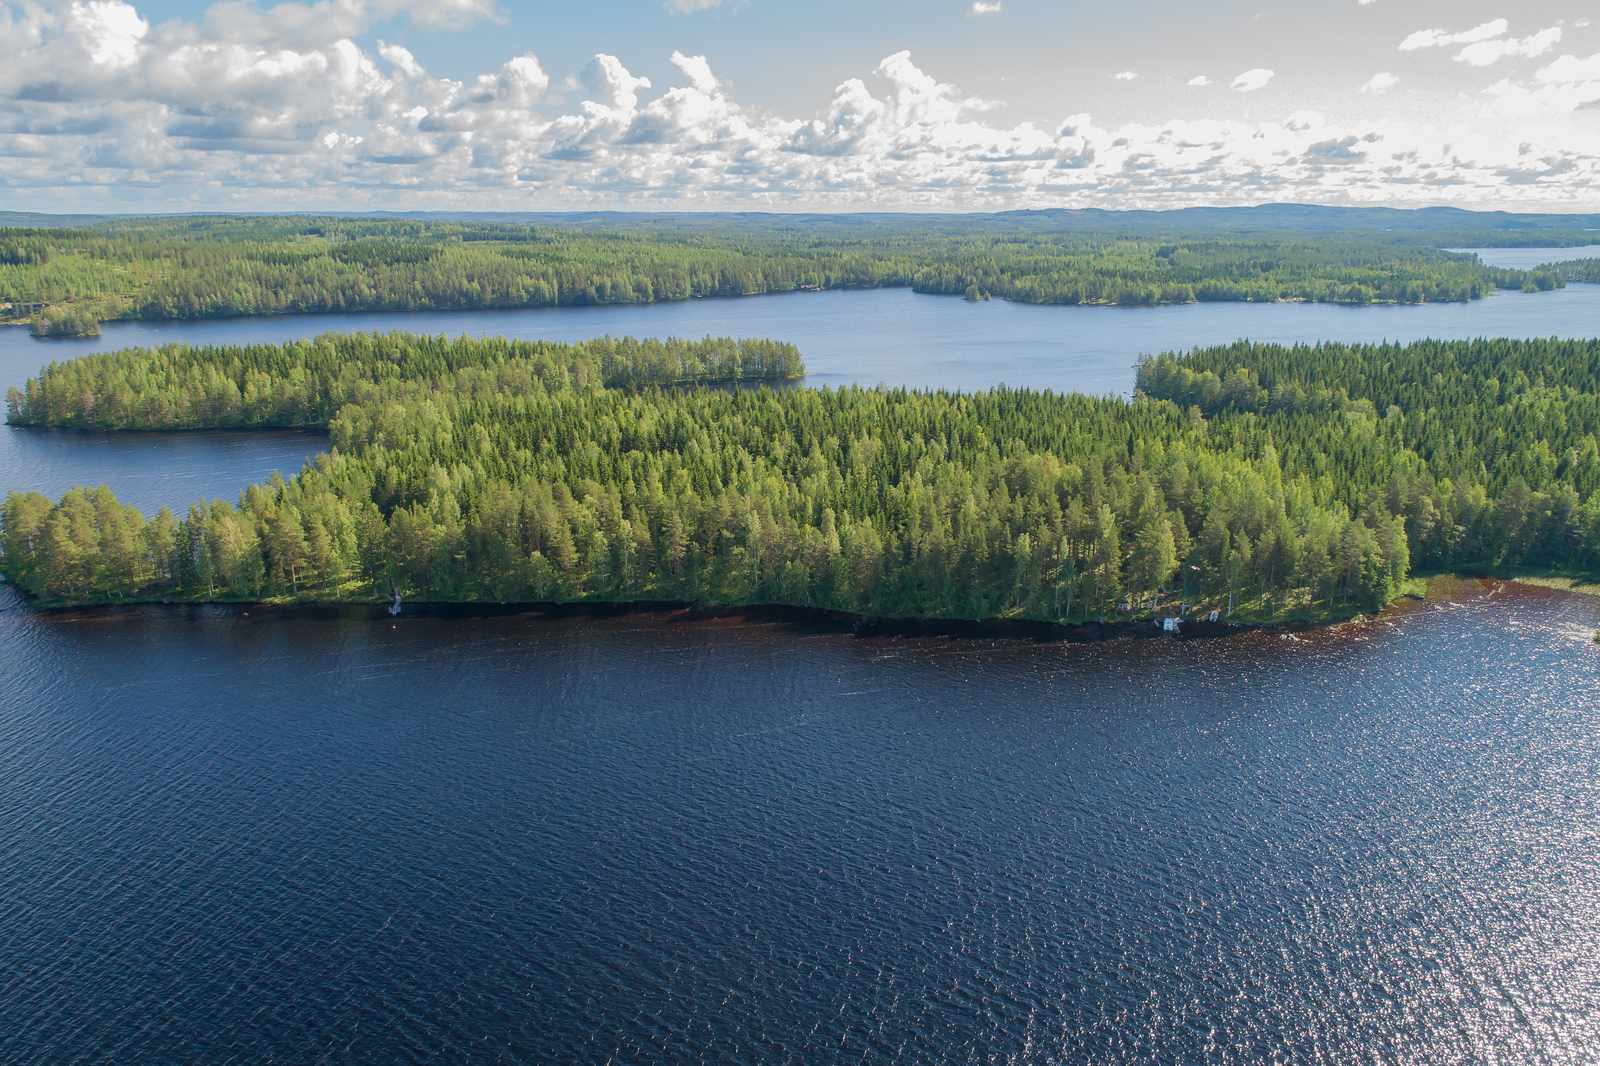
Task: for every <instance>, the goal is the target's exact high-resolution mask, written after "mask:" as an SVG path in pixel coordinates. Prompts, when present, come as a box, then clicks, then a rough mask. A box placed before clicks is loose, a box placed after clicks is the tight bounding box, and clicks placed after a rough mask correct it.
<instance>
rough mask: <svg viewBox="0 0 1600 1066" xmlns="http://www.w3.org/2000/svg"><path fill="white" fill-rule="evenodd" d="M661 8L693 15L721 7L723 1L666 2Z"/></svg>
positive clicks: (687, 0) (683, 0)
mask: <svg viewBox="0 0 1600 1066" xmlns="http://www.w3.org/2000/svg"><path fill="white" fill-rule="evenodd" d="M661 6H662V7H664V8H666V9H667V10H668V11H675V12H677V13H678V14H680V15H692V14H694V13H695V12H696V11H709V10H711V9H712V8H714V7H721V6H722V0H666V3H664V4H662V5H661Z"/></svg>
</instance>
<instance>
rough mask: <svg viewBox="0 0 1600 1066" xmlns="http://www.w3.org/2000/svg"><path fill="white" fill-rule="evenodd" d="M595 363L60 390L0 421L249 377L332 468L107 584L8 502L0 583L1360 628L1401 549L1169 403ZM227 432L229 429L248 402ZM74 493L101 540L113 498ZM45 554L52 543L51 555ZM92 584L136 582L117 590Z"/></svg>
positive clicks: (56, 592)
mask: <svg viewBox="0 0 1600 1066" xmlns="http://www.w3.org/2000/svg"><path fill="white" fill-rule="evenodd" d="M720 343H721V344H722V345H723V350H726V342H720ZM607 344H609V345H611V346H613V347H614V348H615V349H616V350H618V351H621V350H624V348H625V344H624V342H590V343H589V344H587V345H579V346H547V349H548V350H546V351H536V350H534V349H533V348H532V347H531V346H530V348H529V349H527V350H525V351H523V353H522V354H521V355H520V356H518V357H516V358H513V354H514V352H515V351H516V349H515V348H514V346H512V345H510V344H509V343H508V342H483V341H480V342H466V341H460V342H446V341H444V340H442V339H430V338H412V337H406V336H404V335H389V336H386V337H374V336H364V337H351V338H321V339H319V341H317V342H315V343H313V344H307V345H289V346H282V347H268V346H263V347H258V348H243V349H184V348H174V349H164V350H160V351H158V352H156V353H151V352H148V351H144V352H140V351H134V352H123V353H118V354H117V355H116V356H109V357H90V358H88V359H84V360H79V361H76V362H75V363H68V364H58V365H56V366H53V367H51V368H50V369H49V370H48V371H46V373H45V374H44V375H42V377H41V378H40V379H39V381H37V382H35V383H33V387H32V389H31V390H30V394H29V395H28V396H26V397H24V396H22V395H21V394H20V393H19V394H17V395H15V396H13V398H12V404H13V406H14V407H15V408H16V409H17V414H18V416H19V417H20V416H23V415H24V414H25V413H26V414H27V416H28V417H30V418H32V419H34V420H41V421H47V422H56V423H61V424H69V423H71V420H72V419H74V418H81V417H83V413H84V412H85V411H86V410H87V408H85V407H84V406H83V405H82V404H81V403H79V404H78V405H77V406H76V407H74V406H73V401H72V399H71V398H72V396H73V395H74V394H79V393H82V392H83V391H85V390H86V389H87V390H88V391H89V392H90V393H91V394H92V395H93V396H94V397H95V402H94V404H93V405H92V407H93V412H94V415H95V417H97V418H99V417H102V416H101V412H102V411H104V410H105V409H106V408H107V406H108V404H109V403H110V402H111V401H109V400H107V399H104V398H102V397H104V396H105V395H107V394H106V393H104V392H96V391H94V390H95V389H97V388H100V387H101V383H102V382H103V381H104V380H105V377H104V375H105V374H108V373H114V374H123V373H124V371H126V376H124V377H122V378H119V381H122V382H124V383H137V382H144V384H145V385H146V386H148V389H149V391H148V393H147V394H134V395H133V396H132V397H131V398H128V399H127V400H118V401H116V402H117V403H119V404H121V405H122V408H125V409H127V410H134V411H150V410H152V409H153V408H152V406H151V404H150V403H149V402H148V398H149V397H150V396H156V395H165V394H166V393H167V390H169V389H170V387H171V385H170V382H171V380H172V376H173V375H174V374H176V373H178V372H179V371H180V370H181V371H182V372H183V373H184V374H188V373H191V372H193V373H198V374H199V375H200V376H201V379H202V380H207V377H206V376H207V375H209V374H214V375H215V376H216V378H217V379H219V380H223V381H227V382H234V381H237V380H238V375H240V374H241V373H242V374H244V375H248V374H249V373H251V372H255V373H259V374H266V375H268V376H269V377H270V378H271V380H273V381H278V382H294V381H296V380H299V381H301V382H302V384H304V385H305V388H306V390H307V391H305V392H304V393H303V394H301V393H296V394H295V396H296V397H297V398H296V399H295V400H294V403H295V404H296V405H297V406H296V407H295V408H294V410H295V411H297V412H299V414H298V415H297V417H298V418H299V419H300V424H308V423H311V422H312V421H313V420H312V418H311V413H313V412H315V411H318V410H331V411H332V415H331V417H330V418H329V419H328V425H329V430H330V433H331V435H332V438H333V443H334V448H333V450H332V451H331V452H330V453H329V454H327V455H323V456H319V457H318V458H317V459H316V461H315V462H313V463H311V464H308V465H307V467H306V468H305V469H303V470H302V471H301V472H300V474H299V476H297V477H296V478H294V479H292V480H288V481H284V480H282V479H278V478H274V480H273V481H272V482H271V483H269V484H265V485H255V486H251V487H249V488H248V489H246V490H245V492H244V493H243V495H242V496H241V499H240V502H239V506H238V508H237V509H235V508H233V507H229V506H228V505H226V504H222V503H206V502H201V503H199V504H196V505H195V507H193V508H191V510H190V513H189V515H188V516H187V517H185V518H184V519H182V520H181V521H177V522H176V523H175V524H174V526H173V530H174V531H173V532H172V535H171V543H172V545H173V548H172V550H171V552H170V553H169V554H166V555H162V554H161V553H160V552H156V551H150V552H146V553H144V554H139V553H138V552H135V551H132V549H128V550H126V551H124V550H123V549H121V548H119V549H117V550H118V551H120V552H122V554H120V555H118V556H117V558H118V559H119V560H124V561H123V562H119V563H118V566H119V567H120V569H115V570H114V571H113V570H112V569H107V568H106V567H107V566H108V565H109V564H104V563H103V562H102V561H101V558H100V557H101V556H103V555H105V553H106V552H107V551H108V550H109V549H107V548H106V547H104V546H103V545H101V546H99V547H96V545H98V544H99V541H91V539H90V537H89V533H88V532H87V530H88V528H89V527H87V526H82V525H81V523H80V525H79V526H74V525H72V524H71V523H72V521H74V519H73V517H72V516H73V515H74V514H76V513H78V512H79V511H82V509H83V506H84V505H83V504H81V503H79V502H78V500H77V497H76V496H74V497H73V498H72V499H71V500H64V501H63V502H62V503H60V504H54V505H52V504H51V503H49V501H46V500H44V499H43V498H42V497H38V496H25V495H16V494H14V495H13V496H12V497H11V498H10V501H9V503H8V504H7V508H6V511H5V514H4V525H3V528H4V538H5V539H4V545H5V552H6V556H5V565H6V569H7V572H8V573H10V574H12V575H13V577H14V578H15V579H16V580H17V581H18V582H19V583H20V584H22V585H23V587H25V588H27V589H29V590H30V591H33V592H35V593H36V594H38V595H40V596H41V597H44V598H45V599H46V600H49V601H52V602H60V601H72V600H84V599H92V598H95V597H101V598H104V597H108V596H115V595H127V594H128V593H127V592H126V591H124V590H125V589H132V588H143V589H145V590H146V592H147V594H155V592H158V591H159V592H160V593H161V594H162V595H170V596H179V597H190V598H205V597H210V596H224V597H229V598H236V599H251V598H255V597H259V596H286V597H294V596H310V597H314V598H333V599H337V598H347V597H354V598H374V597H378V596H387V595H388V593H389V590H390V589H391V588H399V589H401V590H403V591H405V592H407V593H408V594H410V595H417V596H423V597H428V598H438V599H449V600H478V599H487V600H540V601H548V600H627V599H636V598H669V599H686V600H702V601H709V602H716V603H790V604H797V605H810V606H816V607H830V608H838V609H844V610H851V611H861V612H866V613H870V614H876V615H894V616H937V617H962V618H981V617H989V616H994V615H1011V616H1018V617H1029V618H1063V617H1079V618H1087V617H1100V618H1104V617H1105V616H1106V612H1107V611H1108V610H1109V611H1111V612H1112V613H1113V614H1115V613H1116V612H1117V611H1118V609H1119V607H1120V606H1121V605H1123V604H1126V603H1130V602H1131V603H1132V604H1133V605H1134V607H1135V608H1136V609H1137V608H1138V607H1139V606H1140V605H1144V606H1153V605H1154V602H1155V601H1156V600H1157V598H1158V597H1159V596H1160V595H1161V593H1162V592H1163V591H1165V590H1168V589H1170V588H1172V586H1173V584H1174V571H1175V568H1176V567H1177V564H1178V561H1179V560H1186V562H1187V565H1189V566H1192V567H1199V568H1200V569H1199V570H1198V571H1185V572H1186V573H1191V574H1197V575H1198V577H1197V578H1196V579H1195V585H1194V587H1193V588H1191V590H1190V591H1191V593H1192V596H1191V598H1193V597H1194V596H1215V597H1224V596H1230V595H1231V596H1233V597H1235V598H1239V599H1241V600H1243V599H1250V600H1254V601H1257V602H1259V603H1260V604H1262V605H1263V608H1264V609H1265V610H1267V611H1268V612H1278V611H1280V610H1282V609H1283V608H1284V607H1285V606H1286V605H1288V604H1291V603H1294V602H1302V603H1303V602H1304V601H1305V600H1307V599H1308V598H1311V597H1314V598H1315V599H1317V600H1318V601H1319V602H1321V603H1323V605H1324V608H1328V607H1331V606H1334V605H1335V601H1336V600H1337V602H1338V604H1339V605H1342V604H1344V603H1348V602H1354V603H1356V604H1360V605H1364V606H1376V605H1381V604H1382V603H1384V602H1386V601H1387V599H1388V598H1389V597H1390V596H1391V595H1392V593H1393V590H1394V589H1395V588H1396V587H1397V586H1398V583H1399V582H1400V581H1401V580H1403V579H1404V577H1405V575H1406V572H1407V569H1408V566H1409V561H1408V557H1407V554H1406V539H1405V532H1404V528H1403V524H1402V523H1400V522H1399V521H1398V520H1396V519H1395V518H1393V517H1392V516H1391V515H1390V514H1389V513H1387V512H1386V511H1384V510H1383V508H1382V506H1381V505H1374V506H1372V507H1368V508H1367V509H1366V510H1365V512H1364V513H1362V514H1361V515H1360V516H1359V517H1357V516H1354V515H1353V514H1352V513H1351V512H1350V511H1348V510H1347V509H1346V508H1345V507H1344V506H1342V505H1341V504H1340V503H1338V502H1337V501H1335V500H1332V499H1322V498H1319V495H1318V492H1317V488H1316V486H1313V485H1310V484H1307V483H1305V482H1304V481H1303V480H1301V481H1293V480H1290V479H1286V478H1285V476H1284V473H1283V469H1282V466H1281V464H1280V461H1279V459H1278V456H1277V454H1276V453H1275V452H1274V451H1273V450H1272V449H1271V448H1270V446H1268V447H1266V448H1257V449H1255V454H1250V455H1247V454H1245V449H1242V448H1240V447H1237V446H1235V445H1234V444H1231V443H1230V444H1228V445H1226V446H1224V447H1218V446H1217V445H1216V442H1215V441H1214V440H1213V433H1214V430H1213V428H1212V427H1211V426H1209V425H1208V424H1207V423H1206V422H1205V421H1204V420H1203V419H1201V418H1198V417H1196V416H1194V415H1191V414H1190V413H1187V412H1185V411H1183V410H1181V409H1179V408H1178V407H1175V406H1173V405H1171V404H1165V403H1154V402H1138V403H1132V404H1130V403H1127V402H1124V401H1121V400H1115V399H1091V398H1088V397H1083V396H1076V395H1069V396H1055V395H1051V394H1048V393H1043V394H1041V393H1035V392H1029V391H1018V390H1009V389H997V390H994V391H992V392H987V393H982V394H978V395H971V396H968V395H956V394H949V393H943V392H937V393H916V392H907V391H904V390H888V389H883V390H863V389H845V390H841V391H838V392H834V391H831V390H821V391H815V390H791V391H786V392H773V391H771V390H767V389H762V390H760V391H748V390H741V389H731V390H720V389H705V388H675V389H670V390H663V389H660V388H655V387H648V388H643V389H640V388H626V389H623V388H607V387H604V385H603V381H602V378H603V368H604V366H605V358H604V356H601V357H599V359H598V362H599V366H600V368H601V369H602V374H601V375H598V376H597V375H596V374H595V373H594V370H595V366H596V356H595V355H594V350H595V348H596V346H597V345H600V346H602V347H603V346H604V345H607ZM775 347H776V346H775ZM163 353H164V354H163ZM163 360H165V361H163ZM541 360H542V361H541ZM618 362H619V365H626V366H628V367H630V368H632V367H638V366H640V365H648V364H647V361H645V360H622V359H619V360H618ZM585 367H587V368H588V369H587V370H586V371H583V372H577V371H575V369H574V368H585ZM146 371H148V374H147V376H145V377H142V378H141V377H139V376H138V374H139V373H144V372H146ZM296 374H300V375H301V378H299V379H296V377H295V375H296ZM46 381H48V382H50V383H51V385H50V387H48V388H47V387H45V386H44V385H42V384H41V382H46ZM306 383H309V384H306ZM319 390H321V391H319ZM58 391H59V393H60V395H62V396H64V397H66V399H67V402H66V405H65V406H64V407H63V408H61V409H60V410H61V412H62V413H60V414H57V413H56V411H57V409H56V408H55V407H53V406H52V403H53V397H54V396H55V395H56V394H57V392H58ZM302 395H303V396H304V399H300V398H298V397H300V396H302ZM335 398H337V401H338V402H337V403H334V402H333V401H334V399H335ZM116 417H121V416H120V415H118V416H116ZM233 417H234V418H235V419H236V421H235V422H234V423H233V424H241V425H242V424H250V422H249V419H250V418H252V417H254V416H253V415H252V414H251V413H250V408H249V406H248V404H246V405H243V406H241V407H239V408H238V409H237V411H236V413H235V414H234V416H233ZM159 424H164V425H165V424H174V423H170V422H168V423H159ZM208 424H226V423H225V422H221V421H216V422H212V423H208ZM79 495H81V496H83V498H84V499H86V500H91V502H95V505H96V506H99V507H101V508H102V509H107V513H110V511H109V508H111V506H112V504H111V502H110V501H109V494H108V493H103V491H101V490H97V491H96V492H95V493H86V494H85V493H79ZM102 497H105V498H104V499H102ZM119 520H121V519H119ZM160 521H165V520H160ZM126 522H127V523H129V524H131V525H133V526H135V527H137V526H138V525H139V523H138V522H136V521H135V520H134V519H132V518H127V519H126ZM103 527H104V522H103V521H102V522H100V523H99V524H98V525H95V526H94V528H95V529H96V530H99V529H101V528H103ZM52 530H66V531H67V533H71V532H72V531H73V530H77V531H78V532H77V533H73V534H72V536H74V537H77V539H76V540H71V538H68V539H69V540H71V543H72V545H75V547H67V546H65V545H67V543H68V541H67V540H64V539H63V537H65V536H66V533H62V534H61V535H57V534H56V533H53V532H52ZM80 534H81V535H80ZM96 535H97V536H98V533H97V534H96ZM139 535H140V536H145V534H144V533H143V532H142V531H140V532H139ZM149 537H154V538H155V541H154V542H159V543H166V535H165V534H160V535H159V536H158V535H157V534H150V535H149ZM147 539H148V537H147ZM119 543H120V542H119ZM140 543H142V542H140ZM130 552H131V554H130ZM85 559H87V560H89V562H81V563H80V562H74V560H80V561H81V560H85ZM127 559H132V560H134V561H133V562H127V561H126V560H127ZM1306 559H1311V560H1313V564H1312V565H1311V569H1310V570H1306V569H1304V567H1303V565H1302V564H1303V561H1304V560H1306ZM113 572H115V573H116V574H119V575H131V576H124V577H118V578H117V579H116V582H120V583H114V582H112V580H111V579H110V578H108V577H107V576H106V575H107V574H110V573H113ZM1308 575H1310V576H1309V577H1308Z"/></svg>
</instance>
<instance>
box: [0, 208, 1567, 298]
mask: <svg viewBox="0 0 1600 1066" xmlns="http://www.w3.org/2000/svg"><path fill="white" fill-rule="evenodd" d="M1563 283H1564V282H1563V278H1562V276H1561V274H1560V273H1559V272H1557V271H1553V270H1545V269H1541V270H1536V271H1518V270H1502V269H1497V268H1493V267H1488V266H1485V265H1484V264H1482V263H1481V262H1478V261H1477V259H1476V258H1475V257H1473V256H1471V255H1464V254H1458V253H1452V252H1447V251H1441V250H1439V249H1436V248H1431V247H1427V246H1425V245H1422V244H1419V243H1417V242H1416V240H1415V238H1414V235H1406V236H1405V239H1392V238H1391V237H1390V236H1389V235H1385V234H1382V233H1327V232H1321V231H1318V232H1311V233H1304V234H1296V233H1293V232H1278V231H1265V232H1261V233H1256V234H1252V235H1249V236H1243V235H1239V234H1235V233H1233V232H1231V231H1230V232H1221V233H1219V232H1216V231H1214V230H1209V229H1205V228H1199V229H1190V230H1184V229H1181V228H1180V229H1174V230H1169V231H1155V230H1148V231H1146V230H1141V231H1139V232H1127V231H1123V232H1118V231H1115V230H1106V231H1101V230H1095V229H1088V230H1085V229H1081V228H1074V229H1066V230H1059V229H1050V228H1048V227H1044V226H1041V225H1038V224H1032V223H1025V222H1024V221H1018V220H1011V219H1010V218H1009V217H995V218H989V219H983V220H973V219H965V220H963V219H959V218H958V219H954V220H946V221H939V220H936V219H913V220H907V221H901V222H895V221H892V220H885V219H882V218H876V219H861V220H856V221H853V222H852V221H850V220H844V221H839V220H834V221H831V222H819V221H816V220H810V219H800V220H794V221H781V220H778V219H774V218H767V219H764V220H740V221H739V222H738V223H737V224H735V223H732V222H728V221H716V220H711V221H704V222H695V221H693V220H671V221H664V220H656V221H653V222H651V221H640V222H635V223H631V224H627V225H619V224H609V223H608V224H606V225H599V224H594V223H585V222H582V221H568V222H559V221H554V222H549V223H537V224H529V223H510V222H478V221H450V220H405V221H399V220H377V219H359V218H313V217H288V218H283V217H266V218H249V217H199V218H160V219H123V220H116V221H111V222H100V223H96V224H95V225H93V226H90V227H85V228H82V229H18V228H11V229H0V302H9V303H15V304H22V303H36V302H48V303H51V304H53V305H57V306H58V308H70V309H71V310H72V311H73V312H74V313H78V314H88V315H91V316H92V317H95V318H98V319H100V320H109V319H125V318H132V319H148V320H167V319H194V318H215V317H227V316H243V315H268V314H284V313H322V312H340V311H412V310H444V309H453V310H468V309H482V308H524V307H558V306H572V305H585V304H630V303H650V302H655V301H661V300H683V299H689V298H692V297H700V296H735V295H752V294H759V293H774V292H792V291H797V290H806V289H837V288H850V287H876V286H910V287H911V288H913V289H915V290H917V291H919V292H927V293H940V294H949V295H961V296H966V297H969V298H972V299H983V298H987V297H990V296H995V297H1003V298H1005V299H1010V300H1017V301H1022V302H1028V303H1044V304H1119V305H1148V304H1170V303H1188V302H1192V301H1196V300H1235V301H1236V300H1310V301H1324V302H1337V303H1347V304H1364V303H1373V302H1389V303H1421V302H1435V301H1459V300H1472V299H1477V298H1479V297H1482V296H1485V295H1487V294H1488V293H1490V292H1491V291H1493V290H1495V289H1497V288H1498V289H1506V288H1510V289H1519V290H1538V289H1548V288H1553V287H1556V286H1559V285H1561V284H1563Z"/></svg>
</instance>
